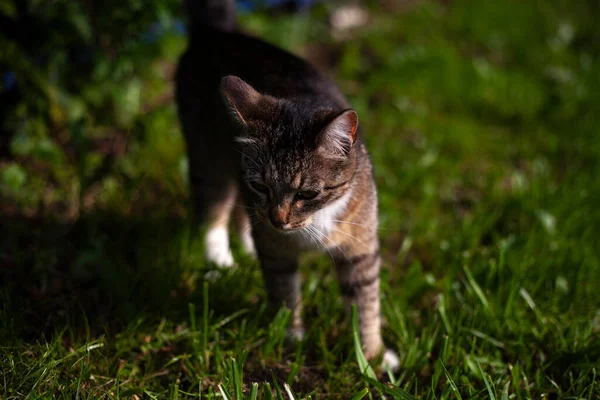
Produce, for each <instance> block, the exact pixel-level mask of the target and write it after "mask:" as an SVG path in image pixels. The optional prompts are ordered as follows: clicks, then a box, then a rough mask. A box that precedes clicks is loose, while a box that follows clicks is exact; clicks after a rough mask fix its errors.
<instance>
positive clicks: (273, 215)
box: [269, 207, 287, 229]
mask: <svg viewBox="0 0 600 400" xmlns="http://www.w3.org/2000/svg"><path fill="white" fill-rule="evenodd" d="M269 220H270V221H271V224H272V225H273V226H274V227H275V228H277V229H282V228H284V227H285V226H286V225H287V213H286V212H285V209H282V208H280V207H277V208H273V209H271V212H270V213H269Z"/></svg>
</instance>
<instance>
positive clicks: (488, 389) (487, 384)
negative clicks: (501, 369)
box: [475, 359, 496, 400]
mask: <svg viewBox="0 0 600 400" xmlns="http://www.w3.org/2000/svg"><path fill="white" fill-rule="evenodd" d="M475 362H476V363H477V367H478V368H479V373H480V374H481V378H483V381H484V382H485V387H486V388H487V391H488V394H489V395H490V399H491V400H496V396H495V395H494V391H493V390H492V387H491V386H490V382H489V381H488V379H487V377H486V376H485V373H484V372H483V369H481V364H479V360H477V359H475Z"/></svg>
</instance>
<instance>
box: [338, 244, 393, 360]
mask: <svg viewBox="0 0 600 400" xmlns="http://www.w3.org/2000/svg"><path fill="white" fill-rule="evenodd" d="M366 244H367V245H364V246H363V245H361V246H351V247H349V248H345V249H344V250H343V252H342V251H339V252H338V253H337V254H336V255H335V257H334V261H335V266H336V271H337V276H338V280H339V283H340V290H341V292H342V295H343V296H344V301H345V303H346V308H347V309H348V310H350V308H351V306H352V305H353V304H356V306H357V311H358V323H359V330H360V336H361V340H362V345H363V352H364V354H365V357H366V358H367V359H369V360H372V359H374V358H377V357H378V356H380V355H381V354H382V352H383V366H384V367H390V368H391V369H392V370H396V369H398V366H399V360H398V357H397V356H396V354H395V353H394V352H392V351H391V350H386V349H385V347H384V345H383V340H382V338H381V311H380V308H381V306H380V297H379V296H380V293H379V271H380V267H381V256H380V254H379V246H378V242H377V240H373V241H372V242H371V243H366Z"/></svg>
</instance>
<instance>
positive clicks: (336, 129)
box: [317, 110, 358, 157]
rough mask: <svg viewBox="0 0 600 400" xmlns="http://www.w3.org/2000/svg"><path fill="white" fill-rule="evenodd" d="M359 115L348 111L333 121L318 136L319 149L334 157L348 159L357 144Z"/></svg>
mask: <svg viewBox="0 0 600 400" xmlns="http://www.w3.org/2000/svg"><path fill="white" fill-rule="evenodd" d="M357 130H358V114H356V111H354V110H346V111H344V112H342V113H341V114H339V115H338V116H337V117H335V118H334V119H333V120H331V121H330V122H329V123H328V124H327V126H326V127H325V128H324V129H323V130H322V131H321V133H319V135H318V136H317V144H318V145H319V149H320V150H321V151H322V152H324V153H325V154H326V155H330V156H333V157H347V156H348V154H350V150H351V149H352V146H353V145H354V142H356V132H357Z"/></svg>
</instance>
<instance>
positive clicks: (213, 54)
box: [176, 29, 348, 109]
mask: <svg viewBox="0 0 600 400" xmlns="http://www.w3.org/2000/svg"><path fill="white" fill-rule="evenodd" d="M226 75H235V76H238V77H240V78H241V79H243V80H244V81H246V82H247V83H249V84H250V85H252V86H253V87H254V88H256V89H257V90H258V91H259V92H262V93H264V94H269V95H272V96H275V97H280V98H295V97H308V98H311V97H313V98H314V100H315V101H322V102H325V103H328V105H330V106H333V107H334V108H340V109H342V108H346V107H348V104H347V102H346V100H345V99H344V97H343V96H342V94H341V93H340V92H339V90H338V89H337V88H336V86H335V85H334V84H333V83H332V82H331V81H330V80H329V79H327V78H325V77H324V76H323V75H322V74H320V73H319V72H318V71H317V70H316V69H315V68H314V67H312V66H311V65H310V64H309V63H308V62H306V61H304V60H302V59H301V58H299V57H296V56H295V55H293V54H291V53H288V52H286V51H284V50H282V49H279V48H277V47H275V46H273V45H270V44H268V43H266V42H264V41H262V40H260V39H257V38H254V37H251V36H248V35H246V34H243V33H240V32H236V31H233V32H224V31H218V30H211V29H197V30H195V31H193V33H192V35H191V38H190V44H189V46H188V49H187V51H186V52H185V53H184V55H183V56H182V57H181V60H180V63H179V68H178V71H177V75H176V83H177V89H178V92H180V93H179V94H181V92H184V95H185V94H190V95H197V96H207V95H211V94H212V95H218V88H219V83H220V81H221V78H222V77H224V76H226Z"/></svg>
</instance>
